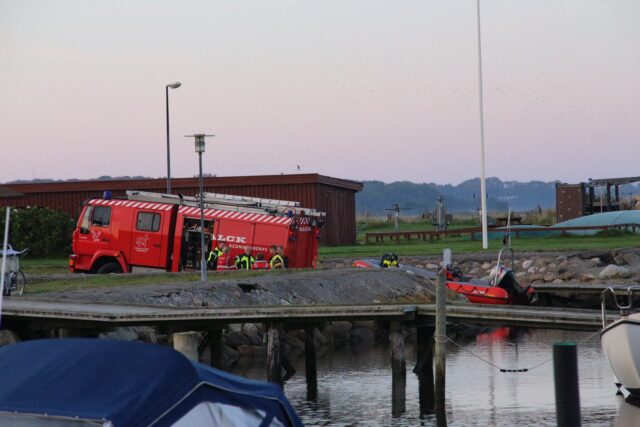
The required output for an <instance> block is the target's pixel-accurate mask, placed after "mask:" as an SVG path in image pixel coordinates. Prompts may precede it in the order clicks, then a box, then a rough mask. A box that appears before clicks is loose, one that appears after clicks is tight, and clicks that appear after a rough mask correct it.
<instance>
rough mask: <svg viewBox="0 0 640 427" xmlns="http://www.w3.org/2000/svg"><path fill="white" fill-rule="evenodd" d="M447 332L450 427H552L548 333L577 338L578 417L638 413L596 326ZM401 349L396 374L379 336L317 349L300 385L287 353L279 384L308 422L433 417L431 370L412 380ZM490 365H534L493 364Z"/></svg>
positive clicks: (411, 353)
mask: <svg viewBox="0 0 640 427" xmlns="http://www.w3.org/2000/svg"><path fill="white" fill-rule="evenodd" d="M450 336H451V337H453V338H454V339H455V340H456V341H457V342H459V343H460V344H461V348H458V347H456V346H453V345H450V346H449V347H448V349H447V392H446V399H447V407H446V411H447V419H448V425H449V426H475V425H486V426H502V425H509V426H531V425H536V426H555V425H556V415H555V394H554V393H555V392H554V388H553V363H552V362H551V361H550V359H551V357H552V345H553V343H554V342H557V341H574V342H578V343H579V345H578V359H579V361H578V363H579V367H578V370H579V379H580V402H581V413H582V423H583V425H613V424H614V423H615V425H616V426H627V425H638V424H634V423H633V422H635V421H636V420H639V419H640V412H639V411H640V408H639V407H638V406H634V405H632V404H630V403H627V402H625V401H623V400H622V399H621V398H617V397H616V396H615V392H616V387H615V385H614V384H613V374H612V372H611V370H610V368H609V365H608V363H607V361H606V359H605V357H604V355H603V353H602V350H601V348H600V343H599V340H598V336H597V335H596V336H595V337H594V338H593V339H590V340H588V341H587V342H584V343H583V342H581V341H582V340H584V339H586V338H588V337H589V336H590V333H583V332H571V331H550V330H524V329H515V328H500V329H494V330H487V331H475V332H474V333H469V332H468V331H466V332H465V331H458V332H456V331H453V330H451V331H450ZM472 353H473V354H472ZM474 354H475V356H474ZM478 357H480V358H482V359H483V360H480V359H479V358H478ZM406 358H407V366H408V367H409V371H408V372H407V375H406V377H404V381H403V380H402V378H395V379H394V378H392V374H391V360H390V359H391V358H390V350H389V347H388V345H387V343H385V342H382V343H379V344H375V345H369V346H344V347H338V348H333V349H330V348H328V347H322V348H318V349H317V382H315V383H313V382H310V384H309V386H308V385H307V381H306V379H305V376H304V374H302V373H303V372H305V367H304V355H301V356H299V357H298V358H296V359H293V358H292V360H291V362H292V364H293V365H294V367H295V369H296V370H297V372H298V373H297V374H296V375H294V376H293V377H292V378H291V379H290V380H289V381H288V382H287V383H286V385H285V392H286V394H287V396H288V397H289V399H290V400H291V402H292V404H293V405H294V407H295V408H296V410H297V411H298V413H299V414H300V416H301V418H302V419H303V421H304V422H305V425H308V426H323V425H332V426H334V425H335V426H356V425H357V426H379V425H392V426H415V425H422V426H432V425H435V416H434V415H433V409H432V408H433V400H432V399H433V394H432V393H428V392H427V391H428V390H429V388H430V387H431V389H432V382H433V378H425V377H424V376H423V379H422V381H419V379H418V377H417V376H416V375H415V374H413V373H411V368H412V367H413V366H414V365H415V363H416V350H415V345H414V344H413V343H411V342H408V343H407V344H406ZM545 362H546V363H545ZM491 364H493V365H495V366H492V365H491ZM536 365H539V366H537V367H536ZM496 367H499V368H507V369H516V368H532V367H533V369H531V370H530V371H529V372H524V373H501V372H500V371H499V370H498V369H497V368H496ZM234 372H235V373H238V374H240V375H243V376H246V377H249V378H256V379H264V378H265V369H264V362H260V361H256V362H255V363H251V364H247V363H245V361H243V364H239V365H238V366H237V367H236V368H235V369H234ZM430 381H431V383H430ZM618 408H619V409H618ZM630 421H633V422H632V423H631V424H629V422H630Z"/></svg>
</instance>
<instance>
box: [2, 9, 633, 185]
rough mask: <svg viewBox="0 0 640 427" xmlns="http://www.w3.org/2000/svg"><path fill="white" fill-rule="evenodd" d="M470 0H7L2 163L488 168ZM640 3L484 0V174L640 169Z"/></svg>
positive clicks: (268, 169) (232, 170) (437, 176)
mask: <svg viewBox="0 0 640 427" xmlns="http://www.w3.org/2000/svg"><path fill="white" fill-rule="evenodd" d="M475 13H476V9H475V1H474V0H465V1H461V2H444V1H441V2H436V1H426V2H425V1H413V0H408V1H404V2H386V1H351V2H343V1H331V0H329V1H323V2H312V1H238V2H219V1H199V2H196V1H190V2H179V1H136V2H130V1H120V2H117V1H116V2H98V1H56V2H32V1H23V0H15V1H7V0H0V58H2V66H1V67H0V93H2V96H1V97H0V152H1V153H2V157H1V158H2V167H0V182H6V181H10V180H14V179H31V178H33V177H37V178H54V179H66V178H93V177H98V176H100V175H111V176H118V175H145V176H152V177H160V176H165V175H166V136H165V104H164V102H165V99H164V97H165V93H164V87H165V85H166V84H168V83H171V82H173V81H176V80H177V81H180V82H182V84H183V86H182V87H181V88H179V89H176V90H173V91H171V92H170V97H171V98H170V102H171V139H172V144H171V145H172V151H171V159H172V175H173V176H174V177H185V176H193V175H194V174H196V173H197V157H196V155H195V153H194V149H193V141H192V140H190V139H186V138H184V135H187V134H192V133H194V132H207V133H214V134H216V135H217V136H216V137H215V138H213V139H212V140H210V141H209V143H208V146H207V152H206V153H205V155H204V169H205V172H207V173H213V174H217V175H255V174H271V173H275V174H277V173H281V172H284V173H294V172H296V170H297V165H300V166H301V171H302V172H319V173H322V174H326V175H331V176H336V177H341V178H352V179H359V180H365V179H379V180H383V181H396V180H411V181H415V182H437V183H458V182H460V181H462V180H465V179H469V178H472V177H475V176H478V175H479V173H480V166H479V158H480V148H479V125H478V123H479V113H478V81H477V79H478V77H477V68H476V67H477V51H476V43H477V39H476V21H475V19H476V15H475ZM639 22H640V2H637V1H634V0H629V1H615V0H612V1H589V0H571V1H569V0H567V1H562V0H553V1H551V0H549V1H542V0H540V1H533V2H514V1H508V0H501V1H498V0H483V1H482V25H483V27H482V37H483V39H482V41H483V62H484V70H483V71H484V87H485V129H486V133H485V141H486V155H487V166H486V167H487V176H497V177H499V178H501V179H503V180H531V179H540V180H555V179H559V180H563V181H568V182H579V181H583V180H586V179H587V178H589V177H592V178H601V177H616V176H637V175H640V173H639V168H638V165H637V164H638V152H639V150H638V148H637V146H638V143H639V142H640V138H639V136H640V113H639V112H640V108H638V100H639V99H640V79H639V78H638V76H639V75H640V26H639V25H638V23H639Z"/></svg>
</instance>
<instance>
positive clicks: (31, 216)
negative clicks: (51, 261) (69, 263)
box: [0, 208, 75, 258]
mask: <svg viewBox="0 0 640 427" xmlns="http://www.w3.org/2000/svg"><path fill="white" fill-rule="evenodd" d="M5 218H6V208H2V209H0V230H1V231H0V241H1V239H3V238H4V221H5ZM74 226H75V223H74V221H73V219H72V218H71V217H70V216H69V215H67V214H66V213H64V212H60V211H57V210H53V209H48V208H19V209H12V211H11V219H10V231H9V244H11V246H13V248H14V249H19V250H22V249H24V248H30V249H31V250H30V252H29V253H30V255H31V256H33V257H35V258H52V257H61V256H66V255H68V254H69V253H70V251H71V233H72V232H73V228H74ZM0 244H1V243H0Z"/></svg>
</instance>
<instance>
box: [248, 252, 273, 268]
mask: <svg viewBox="0 0 640 427" xmlns="http://www.w3.org/2000/svg"><path fill="white" fill-rule="evenodd" d="M268 268H269V262H268V261H267V260H266V259H264V254H263V253H262V252H260V253H259V254H258V255H256V262H254V263H253V265H252V266H251V269H252V270H266V269H268Z"/></svg>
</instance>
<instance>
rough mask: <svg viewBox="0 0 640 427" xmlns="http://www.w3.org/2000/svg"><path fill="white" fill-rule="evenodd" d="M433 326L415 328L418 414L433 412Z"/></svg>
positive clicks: (414, 369)
mask: <svg viewBox="0 0 640 427" xmlns="http://www.w3.org/2000/svg"><path fill="white" fill-rule="evenodd" d="M434 331H435V328H434V327H433V326H418V327H417V328H416V341H417V342H416V360H417V362H416V366H415V367H414V368H413V372H414V373H415V374H416V375H417V376H418V401H419V404H420V415H425V414H432V413H433V403H434V402H433V397H434V384H433V347H434V345H433V333H434Z"/></svg>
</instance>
